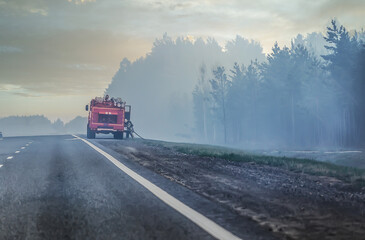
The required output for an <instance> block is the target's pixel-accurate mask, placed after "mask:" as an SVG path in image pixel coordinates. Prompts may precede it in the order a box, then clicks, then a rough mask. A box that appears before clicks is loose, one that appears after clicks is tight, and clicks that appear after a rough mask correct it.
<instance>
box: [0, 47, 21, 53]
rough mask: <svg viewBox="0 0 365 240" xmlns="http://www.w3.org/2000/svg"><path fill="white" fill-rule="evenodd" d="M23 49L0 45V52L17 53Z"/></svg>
mask: <svg viewBox="0 0 365 240" xmlns="http://www.w3.org/2000/svg"><path fill="white" fill-rule="evenodd" d="M22 51H23V50H22V49H20V48H18V47H13V46H0V54H1V53H19V52H22Z"/></svg>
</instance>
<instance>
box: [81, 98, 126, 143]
mask: <svg viewBox="0 0 365 240" xmlns="http://www.w3.org/2000/svg"><path fill="white" fill-rule="evenodd" d="M89 106H90V107H89ZM85 110H86V111H89V117H88V123H87V138H95V135H96V133H104V134H109V133H112V134H113V135H114V138H116V139H123V134H124V132H126V133H127V131H128V130H127V129H125V126H124V125H125V124H124V123H125V122H127V121H130V116H131V106H130V105H126V103H125V102H123V101H122V99H121V98H111V99H109V97H108V96H106V97H104V98H101V97H96V98H94V99H92V100H91V101H90V104H89V105H86V106H85ZM127 136H128V134H127Z"/></svg>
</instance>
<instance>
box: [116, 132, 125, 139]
mask: <svg viewBox="0 0 365 240" xmlns="http://www.w3.org/2000/svg"><path fill="white" fill-rule="evenodd" d="M114 138H115V139H123V132H116V133H114Z"/></svg>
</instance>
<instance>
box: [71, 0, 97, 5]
mask: <svg viewBox="0 0 365 240" xmlns="http://www.w3.org/2000/svg"><path fill="white" fill-rule="evenodd" d="M67 1H68V2H70V3H74V4H77V5H78V4H84V3H90V2H95V1H96V0H67Z"/></svg>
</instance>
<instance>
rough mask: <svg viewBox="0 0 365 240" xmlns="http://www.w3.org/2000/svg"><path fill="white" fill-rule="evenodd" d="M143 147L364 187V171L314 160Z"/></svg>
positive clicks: (200, 147) (206, 148) (205, 148)
mask: <svg viewBox="0 0 365 240" xmlns="http://www.w3.org/2000/svg"><path fill="white" fill-rule="evenodd" d="M143 143H145V144H147V145H150V146H158V147H163V148H167V149H170V150H174V151H176V152H179V153H184V154H190V155H195V156H200V157H209V158H220V159H224V160H227V161H232V162H252V163H255V164H259V165H266V166H272V167H278V168H283V169H286V170H289V171H292V172H295V173H306V174H309V175H316V176H326V177H333V178H337V179H339V180H342V181H343V182H345V183H348V184H351V185H352V187H353V188H354V190H357V189H361V188H364V187H365V170H364V169H358V168H353V167H345V166H339V165H335V164H333V163H328V162H320V161H316V160H311V159H298V158H288V157H273V156H265V155H254V154H250V153H247V152H244V151H241V150H237V149H231V148H228V147H221V146H212V145H204V144H191V143H173V142H164V141H157V140H143Z"/></svg>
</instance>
